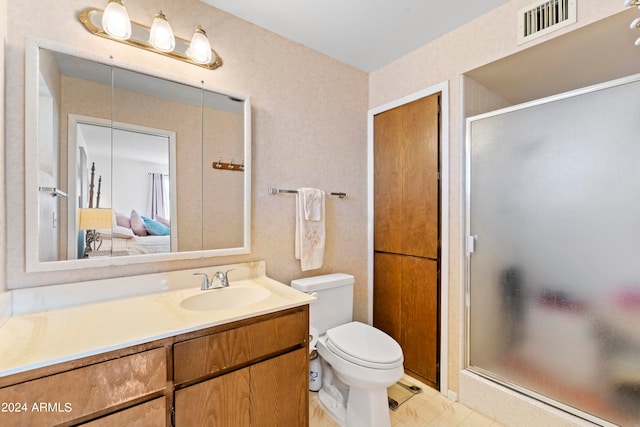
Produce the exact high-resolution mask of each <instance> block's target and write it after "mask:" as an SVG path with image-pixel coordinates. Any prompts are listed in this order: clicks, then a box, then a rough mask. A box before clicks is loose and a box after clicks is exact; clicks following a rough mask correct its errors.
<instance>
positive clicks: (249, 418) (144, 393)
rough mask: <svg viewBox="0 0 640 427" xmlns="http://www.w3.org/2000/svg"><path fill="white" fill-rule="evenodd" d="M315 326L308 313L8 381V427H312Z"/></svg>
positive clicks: (2, 392) (291, 312)
mask: <svg viewBox="0 0 640 427" xmlns="http://www.w3.org/2000/svg"><path fill="white" fill-rule="evenodd" d="M308 325H309V306H308V305H305V306H301V307H295V308H292V309H287V310H283V311H279V312H276V313H270V314H265V315H262V316H257V317H254V318H250V319H244V320H240V321H237V322H231V323H228V324H224V325H219V326H214V327H211V328H206V329H203V330H199V331H194V332H190V333H187V334H181V335H177V336H174V337H170V338H165V339H162V340H157V341H154V342H150V343H147V344H141V345H137V346H133V347H128V348H124V349H120V350H115V351H111V352H107V353H102V354H98V355H95V356H89V357H86V358H83V359H77V360H73V361H69V362H64V363H60V364H57V365H52V366H48V367H44V368H39V369H35V370H32V371H26V372H23V373H18V374H14V375H11V376H7V377H4V378H0V404H2V405H3V406H2V407H1V408H0V426H3V427H13V426H25V427H39V426H76V425H83V426H88V427H111V426H127V427H170V426H172V425H176V426H182V427H197V426H233V427H241V426H263V425H269V426H281V425H282V426H284V425H287V426H288V425H291V426H294V425H295V426H307V425H308V410H309V401H308V392H307V389H308V372H309V371H308V356H309V353H308ZM3 409H4V410H3Z"/></svg>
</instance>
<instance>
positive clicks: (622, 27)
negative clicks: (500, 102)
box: [465, 8, 640, 104]
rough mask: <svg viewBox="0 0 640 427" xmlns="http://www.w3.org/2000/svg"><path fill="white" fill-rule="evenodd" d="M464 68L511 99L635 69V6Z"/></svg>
mask: <svg viewBox="0 0 640 427" xmlns="http://www.w3.org/2000/svg"><path fill="white" fill-rule="evenodd" d="M621 10H622V11H621V12H620V13H617V14H615V15H612V16H610V17H607V18H605V19H602V20H600V21H596V22H594V23H592V24H590V25H587V26H585V27H582V28H579V29H577V30H574V31H571V32H569V33H567V34H564V35H562V36H560V37H556V38H553V39H551V40H549V41H547V42H545V43H541V44H538V45H535V46H533V47H531V48H529V49H526V50H524V51H521V52H518V53H515V54H513V55H510V56H507V57H505V58H502V59H500V60H498V61H495V62H492V63H490V64H487V65H485V66H482V67H480V68H476V69H475V70H471V71H469V72H467V73H465V74H466V75H467V76H469V77H472V78H473V79H475V80H477V81H478V82H480V83H482V84H483V85H484V86H486V87H488V88H491V90H492V91H493V92H494V93H496V94H498V95H500V96H501V97H502V98H504V99H505V100H507V101H509V102H510V103H512V104H519V103H522V102H526V101H531V100H534V99H540V98H543V97H546V96H551V95H555V94H558V93H561V92H566V91H570V90H575V89H579V88H582V87H586V86H590V85H595V84H598V83H601V82H605V81H609V80H613V79H617V78H621V77H625V76H629V75H632V74H636V73H639V72H640V62H639V61H638V56H639V55H640V48H639V47H637V46H636V45H635V40H636V39H637V38H638V35H639V33H638V32H637V31H631V30H630V29H629V23H630V22H631V21H633V20H634V19H635V18H637V17H638V16H640V15H639V13H638V10H637V9H636V8H627V9H621Z"/></svg>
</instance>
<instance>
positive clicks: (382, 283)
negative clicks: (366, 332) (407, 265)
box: [373, 252, 402, 342]
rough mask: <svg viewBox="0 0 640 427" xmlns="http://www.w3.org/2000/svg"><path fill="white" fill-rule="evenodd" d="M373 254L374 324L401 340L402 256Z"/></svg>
mask: <svg viewBox="0 0 640 427" xmlns="http://www.w3.org/2000/svg"><path fill="white" fill-rule="evenodd" d="M373 256H374V272H373V280H374V284H373V326H375V327H376V328H378V329H380V330H381V331H384V332H386V333H387V334H389V335H390V336H391V337H392V338H393V339H395V340H396V341H398V342H400V331H401V328H400V310H401V304H400V301H401V295H402V286H401V285H402V256H401V255H395V254H387V253H382V252H376V253H375V254H374V255H373Z"/></svg>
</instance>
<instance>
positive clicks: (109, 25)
mask: <svg viewBox="0 0 640 427" xmlns="http://www.w3.org/2000/svg"><path fill="white" fill-rule="evenodd" d="M102 28H103V29H104V30H105V31H106V32H107V34H109V35H110V36H111V37H114V38H116V39H118V40H127V39H128V38H129V37H131V21H130V20H129V14H128V13H127V9H126V8H125V7H124V3H123V2H122V0H109V4H108V5H107V8H106V9H105V10H104V13H103V15H102Z"/></svg>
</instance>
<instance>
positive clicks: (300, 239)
mask: <svg viewBox="0 0 640 427" xmlns="http://www.w3.org/2000/svg"><path fill="white" fill-rule="evenodd" d="M324 199H325V194H324V191H322V190H319V189H317V188H299V189H298V192H297V193H296V235H295V257H296V259H299V260H300V267H301V268H302V271H307V270H313V269H316V268H320V267H322V261H323V259H324V243H325V209H324Z"/></svg>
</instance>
